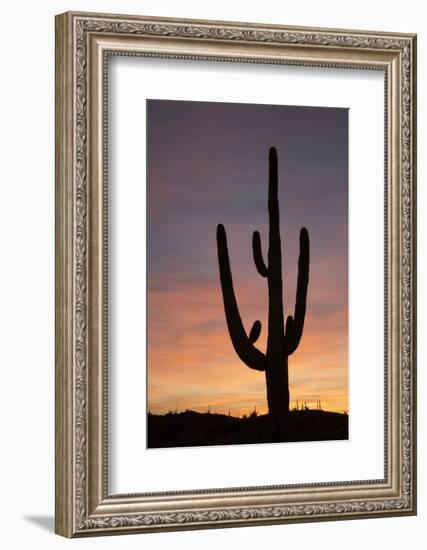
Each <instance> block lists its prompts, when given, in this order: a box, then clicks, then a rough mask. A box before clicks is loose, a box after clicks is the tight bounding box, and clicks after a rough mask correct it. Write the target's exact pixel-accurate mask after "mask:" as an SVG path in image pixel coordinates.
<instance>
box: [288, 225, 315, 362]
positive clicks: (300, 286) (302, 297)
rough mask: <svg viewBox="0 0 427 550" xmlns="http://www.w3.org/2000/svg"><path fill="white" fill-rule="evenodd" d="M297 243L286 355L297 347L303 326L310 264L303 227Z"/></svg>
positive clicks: (307, 241) (307, 239) (308, 248)
mask: <svg viewBox="0 0 427 550" xmlns="http://www.w3.org/2000/svg"><path fill="white" fill-rule="evenodd" d="M299 244H300V253H299V259H298V281H297V293H296V299H295V313H294V317H293V318H292V317H291V316H289V317H288V319H287V321H286V333H285V344H286V352H287V354H288V355H291V354H292V353H294V351H295V350H296V349H297V347H298V344H299V342H300V340H301V336H302V331H303V328H304V319H305V310H306V303H307V287H308V275H309V264H310V242H309V237H308V231H307V229H306V228H305V227H303V228H302V229H301V231H300V240H299Z"/></svg>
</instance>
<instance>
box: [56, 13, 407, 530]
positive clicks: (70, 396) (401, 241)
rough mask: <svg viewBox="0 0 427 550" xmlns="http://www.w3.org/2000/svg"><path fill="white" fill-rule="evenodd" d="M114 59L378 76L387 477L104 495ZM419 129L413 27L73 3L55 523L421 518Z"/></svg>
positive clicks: (64, 67) (60, 154)
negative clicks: (279, 21)
mask: <svg viewBox="0 0 427 550" xmlns="http://www.w3.org/2000/svg"><path fill="white" fill-rule="evenodd" d="M113 56H138V57H140V58H141V59H144V58H156V59H184V60H185V59H187V60H198V61H199V62H200V63H212V62H214V61H226V62H230V63H232V64H233V63H236V64H243V63H247V64H251V66H253V67H256V66H257V65H259V64H270V65H271V67H272V69H273V70H274V67H278V66H283V65H285V66H291V65H296V66H300V67H315V68H318V69H325V70H327V69H330V68H339V69H342V68H345V69H347V70H349V71H357V70H358V69H363V70H368V71H371V70H372V71H380V72H381V73H382V74H383V75H384V113H383V114H384V129H385V131H384V155H383V161H384V197H385V199H384V203H385V204H384V237H385V238H384V257H385V261H384V287H385V297H384V304H385V305H384V324H385V342H384V356H385V361H384V365H377V367H378V369H383V371H384V475H383V476H382V477H381V478H378V479H366V480H354V479H348V480H346V481H328V482H319V483H313V482H312V481H310V482H307V483H296V484H292V483H290V484H289V483H288V484H287V483H283V484H277V482H275V483H272V484H269V485H260V486H258V485H255V484H252V485H251V486H246V487H238V488H236V487H235V486H233V485H231V486H229V487H225V488H215V489H207V488H206V487H209V486H210V485H209V478H208V477H207V478H206V485H205V487H200V488H198V489H197V490H167V491H164V490H162V491H157V492H153V491H150V492H145V493H137V492H136V491H135V492H131V493H129V494H111V493H110V491H109V483H108V450H109V444H108V391H107V390H108V376H107V357H108V338H107V317H108V316H107V305H108V303H107V302H108V301H107V283H106V279H107V278H106V273H107V270H108V267H107V266H108V257H107V252H108V246H107V221H106V217H107V209H106V204H107V191H108V186H107V185H106V180H107V175H108V173H107V172H108V170H107V167H108V162H107V161H108V158H107V157H108V147H107V137H108V131H107V124H108V120H107V119H108V109H107V99H108V59H109V58H111V57H113ZM415 131H416V37H415V35H411V34H401V33H384V32H378V33H377V32H367V31H355V30H336V29H310V28H303V27H284V26H275V25H274V26H269V25H257V24H252V23H250V24H249V23H235V22H217V21H193V20H177V19H164V18H153V17H137V16H124V15H108V14H90V13H73V12H68V13H65V14H61V15H58V16H57V17H56V396H55V398H56V509H55V517H56V519H55V521H56V532H57V533H58V534H60V535H62V536H65V537H82V536H93V535H106V534H125V533H135V532H141V533H143V532H149V531H172V530H180V529H202V528H215V527H216V528H219V527H231V526H234V527H235V526H250V525H265V524H277V523H289V522H303V521H322V520H325V521H326V520H338V519H353V518H370V517H372V518H374V517H384V516H399V515H413V514H415V513H416V386H415V384H416V370H415V367H416V332H415V329H416V321H415V315H416V271H415V270H416V258H415V254H416V215H415V208H416V194H415V192H416V190H415V177H416V158H415V156H416V134H415ZM369 200H370V198H369V196H367V197H366V201H369ZM360 223H363V220H360ZM365 268H366V269H368V268H369V266H368V265H367V266H361V269H365ZM362 299H363V297H362ZM381 372H382V370H381ZM248 452H250V451H248ZM141 468H144V464H141Z"/></svg>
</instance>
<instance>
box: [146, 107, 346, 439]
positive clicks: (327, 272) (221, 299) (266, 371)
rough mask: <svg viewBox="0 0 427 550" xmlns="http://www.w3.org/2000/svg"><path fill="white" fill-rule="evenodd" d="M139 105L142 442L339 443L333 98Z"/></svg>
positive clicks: (338, 185) (342, 284) (341, 251)
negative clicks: (143, 209) (143, 184)
mask: <svg viewBox="0 0 427 550" xmlns="http://www.w3.org/2000/svg"><path fill="white" fill-rule="evenodd" d="M146 109H147V245H148V246H147V338H148V341H147V411H148V414H147V447H148V448H165V447H185V446H205V445H237V444H252V443H264V444H265V443H286V442H295V441H333V440H345V439H348V422H349V406H348V109H343V108H334V107H308V106H283V105H261V104H241V103H216V102H201V101H197V102H196V101H172V100H157V99H150V100H147V103H146Z"/></svg>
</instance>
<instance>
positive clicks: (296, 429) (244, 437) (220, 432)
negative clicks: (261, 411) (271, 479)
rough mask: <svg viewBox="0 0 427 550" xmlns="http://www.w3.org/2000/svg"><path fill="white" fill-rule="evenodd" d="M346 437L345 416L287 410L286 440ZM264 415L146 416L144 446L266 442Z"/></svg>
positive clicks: (267, 427)
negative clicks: (287, 429) (146, 444)
mask: <svg viewBox="0 0 427 550" xmlns="http://www.w3.org/2000/svg"><path fill="white" fill-rule="evenodd" d="M337 439H348V415H346V414H339V413H334V412H327V411H319V410H306V411H292V412H290V436H289V438H288V441H325V440H337ZM270 442H271V437H270V434H269V422H268V416H267V415H260V416H251V417H249V418H236V417H233V416H227V415H224V414H216V413H198V412H195V411H186V412H182V413H168V414H165V415H155V414H149V415H148V447H149V448H159V447H190V446H200V445H238V444H247V443H270Z"/></svg>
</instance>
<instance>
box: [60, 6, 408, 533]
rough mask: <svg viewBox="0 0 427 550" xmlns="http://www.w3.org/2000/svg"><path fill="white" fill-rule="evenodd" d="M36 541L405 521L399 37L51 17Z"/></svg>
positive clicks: (404, 41) (404, 172)
mask: <svg viewBox="0 0 427 550" xmlns="http://www.w3.org/2000/svg"><path fill="white" fill-rule="evenodd" d="M56 70H57V72H56V121H57V122H56V235H57V240H56V531H57V533H59V534H61V535H63V536H66V537H78V536H90V535H105V534H119V533H123V534H124V533H131V532H132V533H134V532H147V531H162V530H177V529H197V528H207V527H212V528H213V527H227V526H239V525H245V526H248V525H262V524H272V523H286V522H297V521H320V520H332V519H351V518H361V517H363V518H367V517H381V516H395V515H396V516H397V515H408V514H415V513H416V470H415V455H416V431H415V374H416V373H415V359H416V357H415V303H416V302H415V290H416V284H415V283H416V273H415V268H416V263H415V250H416V241H415V239H416V235H415V204H416V203H415V198H416V197H415V171H416V165H415V114H416V105H415V100H416V94H415V83H416V37H415V36H414V35H410V34H401V33H383V32H381V33H379V32H367V31H349V30H332V29H308V28H302V27H301V28H298V27H282V26H269V25H257V24H248V23H235V22H233V23H226V22H215V21H193V20H176V19H163V18H152V17H151V18H149V17H136V16H122V15H107V14H89V13H71V12H69V13H65V14H62V15H59V16H57V18H56Z"/></svg>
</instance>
